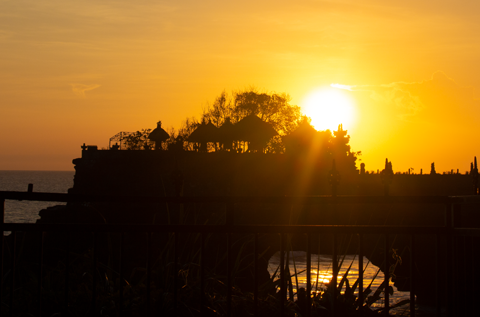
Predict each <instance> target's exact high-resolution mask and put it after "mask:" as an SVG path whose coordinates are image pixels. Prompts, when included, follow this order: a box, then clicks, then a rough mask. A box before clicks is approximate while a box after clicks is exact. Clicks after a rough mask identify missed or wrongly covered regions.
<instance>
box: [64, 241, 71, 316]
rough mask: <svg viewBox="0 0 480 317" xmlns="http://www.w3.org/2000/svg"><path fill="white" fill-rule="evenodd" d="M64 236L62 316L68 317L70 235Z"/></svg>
mask: <svg viewBox="0 0 480 317" xmlns="http://www.w3.org/2000/svg"><path fill="white" fill-rule="evenodd" d="M65 235H66V236H65V291H64V294H63V296H64V300H63V301H64V304H63V305H64V306H63V315H64V316H68V294H69V293H68V292H69V288H70V285H69V282H70V233H69V232H66V233H65Z"/></svg>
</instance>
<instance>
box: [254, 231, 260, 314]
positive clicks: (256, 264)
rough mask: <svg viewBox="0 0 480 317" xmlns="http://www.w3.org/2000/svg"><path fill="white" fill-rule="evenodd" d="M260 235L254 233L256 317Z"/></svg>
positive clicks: (256, 309) (255, 312) (255, 309)
mask: <svg viewBox="0 0 480 317" xmlns="http://www.w3.org/2000/svg"><path fill="white" fill-rule="evenodd" d="M258 253H259V252H258V233H254V235H253V256H254V261H253V265H254V266H255V267H254V274H255V278H254V286H253V287H254V290H253V304H254V316H255V317H258V315H259V314H258V284H259V283H258Z"/></svg>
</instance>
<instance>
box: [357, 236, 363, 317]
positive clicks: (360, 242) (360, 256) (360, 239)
mask: <svg viewBox="0 0 480 317" xmlns="http://www.w3.org/2000/svg"><path fill="white" fill-rule="evenodd" d="M358 245H359V248H358V280H359V283H358V309H359V310H360V316H362V315H363V308H362V307H363V301H364V298H363V234H359V235H358Z"/></svg>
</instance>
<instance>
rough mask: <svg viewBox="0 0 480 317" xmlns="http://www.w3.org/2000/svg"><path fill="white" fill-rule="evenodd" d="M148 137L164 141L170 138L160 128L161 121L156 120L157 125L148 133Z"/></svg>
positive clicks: (155, 140) (156, 140)
mask: <svg viewBox="0 0 480 317" xmlns="http://www.w3.org/2000/svg"><path fill="white" fill-rule="evenodd" d="M148 138H149V139H150V140H152V141H154V142H164V141H166V140H168V139H169V138H170V135H169V134H168V133H167V131H165V130H163V129H162V122H161V121H159V122H157V127H156V128H155V129H154V130H153V131H152V132H151V133H150V134H149V135H148Z"/></svg>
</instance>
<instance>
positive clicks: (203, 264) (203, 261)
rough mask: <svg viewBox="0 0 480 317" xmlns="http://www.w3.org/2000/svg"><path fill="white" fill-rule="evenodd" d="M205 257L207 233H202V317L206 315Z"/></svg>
mask: <svg viewBox="0 0 480 317" xmlns="http://www.w3.org/2000/svg"><path fill="white" fill-rule="evenodd" d="M227 252H228V251H227ZM205 256H206V255H205V233H203V232H202V233H200V312H201V315H202V316H204V315H205ZM227 258H228V256H227Z"/></svg>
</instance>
